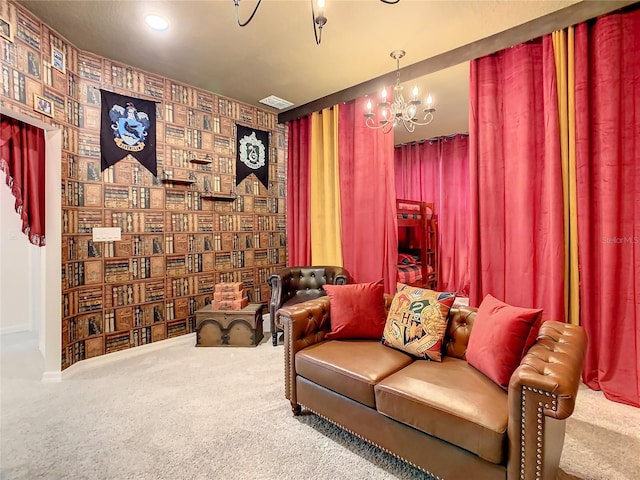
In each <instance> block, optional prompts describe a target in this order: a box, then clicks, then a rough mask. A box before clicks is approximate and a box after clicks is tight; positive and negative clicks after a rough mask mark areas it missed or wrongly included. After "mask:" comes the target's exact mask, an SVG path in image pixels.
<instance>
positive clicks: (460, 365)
mask: <svg viewBox="0 0 640 480" xmlns="http://www.w3.org/2000/svg"><path fill="white" fill-rule="evenodd" d="M375 401H376V408H377V409H378V411H379V412H380V413H382V414H384V415H386V416H388V417H391V418H393V419H394V420H397V421H399V422H402V423H405V424H407V425H410V426H412V427H414V428H417V429H418V430H420V431H423V432H425V433H428V434H429V435H432V436H434V437H437V438H440V439H442V440H445V441H447V442H449V443H452V444H454V445H457V446H458V447H460V448H464V449H465V450H469V451H470V452H473V453H475V454H476V455H478V456H480V457H482V458H484V459H485V460H488V461H490V462H493V463H496V464H498V463H501V462H502V461H503V460H504V458H505V448H506V442H507V421H508V417H509V410H508V404H507V393H506V392H504V391H503V390H502V389H500V387H498V386H497V385H496V384H495V383H493V382H492V381H491V380H490V379H488V378H487V377H486V376H485V375H483V374H482V373H480V372H478V371H477V370H476V369H474V368H473V367H472V366H470V365H469V364H468V363H467V362H465V361H464V360H460V359H457V358H449V357H444V358H443V359H442V362H441V363H436V362H428V361H424V360H417V361H415V362H414V363H412V364H411V365H409V366H407V367H405V368H403V369H402V370H400V371H398V372H396V373H394V374H393V375H389V376H388V377H386V378H385V379H383V380H381V381H380V382H379V383H378V384H377V385H376V386H375Z"/></svg>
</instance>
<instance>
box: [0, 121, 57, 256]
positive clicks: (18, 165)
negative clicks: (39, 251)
mask: <svg viewBox="0 0 640 480" xmlns="http://www.w3.org/2000/svg"><path fill="white" fill-rule="evenodd" d="M44 158H45V143H44V130H42V129H40V128H37V127H34V126H32V125H29V124H26V123H23V122H21V121H19V120H16V119H13V118H10V117H7V116H5V115H2V116H1V117H0V170H2V171H3V172H5V174H6V176H7V185H8V186H9V188H10V189H11V193H13V196H14V197H15V199H16V203H15V208H16V212H18V215H20V218H21V219H22V232H23V233H24V234H25V235H26V236H27V237H29V241H30V242H31V243H32V244H34V245H37V246H39V247H42V246H44V245H45V243H46V242H45V231H44V225H45V217H44V212H45V210H44V200H45V191H44V189H45V185H44V179H45V166H44Z"/></svg>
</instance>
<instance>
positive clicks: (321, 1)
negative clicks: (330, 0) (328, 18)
mask: <svg viewBox="0 0 640 480" xmlns="http://www.w3.org/2000/svg"><path fill="white" fill-rule="evenodd" d="M323 13H324V0H318V14H319V15H322V14H323Z"/></svg>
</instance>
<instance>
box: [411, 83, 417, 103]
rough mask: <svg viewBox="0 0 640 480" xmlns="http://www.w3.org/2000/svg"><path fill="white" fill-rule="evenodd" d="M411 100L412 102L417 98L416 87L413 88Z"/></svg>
mask: <svg viewBox="0 0 640 480" xmlns="http://www.w3.org/2000/svg"><path fill="white" fill-rule="evenodd" d="M412 93H413V98H414V100H415V99H417V98H418V86H417V85H416V86H415V87H413V92H412Z"/></svg>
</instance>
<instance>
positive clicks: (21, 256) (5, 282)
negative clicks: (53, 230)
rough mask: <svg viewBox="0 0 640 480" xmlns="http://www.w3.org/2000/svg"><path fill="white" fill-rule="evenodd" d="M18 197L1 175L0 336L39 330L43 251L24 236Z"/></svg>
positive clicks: (4, 176) (2, 174) (1, 173)
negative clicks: (16, 205) (16, 198)
mask: <svg viewBox="0 0 640 480" xmlns="http://www.w3.org/2000/svg"><path fill="white" fill-rule="evenodd" d="M14 205H15V197H14V196H13V195H12V193H11V190H10V189H9V187H8V186H7V184H6V175H5V174H4V172H0V334H6V333H14V332H23V331H34V330H38V329H39V323H40V317H39V316H36V315H38V311H37V308H34V304H39V300H40V293H41V288H40V268H41V255H40V248H39V247H36V246H35V245H32V244H31V243H30V242H29V239H28V238H27V236H26V235H24V234H23V233H22V231H21V230H22V220H21V219H20V216H19V215H18V214H17V213H16V210H15V208H14Z"/></svg>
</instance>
